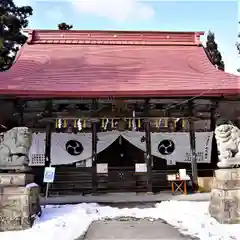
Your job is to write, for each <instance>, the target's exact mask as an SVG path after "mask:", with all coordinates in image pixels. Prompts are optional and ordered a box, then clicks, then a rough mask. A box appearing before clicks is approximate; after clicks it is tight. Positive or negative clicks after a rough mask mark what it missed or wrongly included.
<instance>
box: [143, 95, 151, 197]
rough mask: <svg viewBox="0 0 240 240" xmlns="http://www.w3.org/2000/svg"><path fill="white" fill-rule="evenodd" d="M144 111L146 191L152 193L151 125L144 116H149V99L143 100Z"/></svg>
mask: <svg viewBox="0 0 240 240" xmlns="http://www.w3.org/2000/svg"><path fill="white" fill-rule="evenodd" d="M144 112H145V122H144V129H145V143H146V154H145V162H146V165H147V192H148V193H152V151H151V147H152V144H151V126H150V120H149V119H147V118H146V117H147V116H149V99H147V100H146V101H145V106H144Z"/></svg>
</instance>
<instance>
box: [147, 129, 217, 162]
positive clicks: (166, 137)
mask: <svg viewBox="0 0 240 240" xmlns="http://www.w3.org/2000/svg"><path fill="white" fill-rule="evenodd" d="M151 136H152V137H151V139H152V154H153V155H154V156H156V157H157V156H160V157H161V158H164V159H166V160H167V162H170V161H173V162H186V163H187V162H188V163H190V162H191V150H190V149H191V148H190V137H189V133H185V132H173V133H152V135H151ZM195 137H196V154H197V162H198V163H210V162H211V152H212V138H213V132H196V133H195Z"/></svg>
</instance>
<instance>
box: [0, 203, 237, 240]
mask: <svg viewBox="0 0 240 240" xmlns="http://www.w3.org/2000/svg"><path fill="white" fill-rule="evenodd" d="M208 204H209V203H208V202H193V201H164V202H161V203H159V204H156V206H155V207H154V208H144V209H139V208H123V209H119V208H113V207H108V206H99V205H98V204H94V203H92V204H85V203H83V204H77V205H64V206H46V208H43V214H42V216H41V218H39V219H37V220H36V221H35V223H34V225H33V227H32V228H31V229H28V230H25V231H18V232H3V233H0V239H1V240H15V239H18V240H32V239H34V240H42V239H44V240H54V239H58V240H75V239H76V238H78V237H79V236H80V235H82V234H84V233H85V232H86V231H87V229H88V227H89V226H90V224H91V223H92V221H94V220H100V219H105V218H118V217H134V218H150V220H154V219H159V218H161V219H163V220H165V221H166V222H168V223H169V224H171V225H173V226H175V227H176V228H178V229H179V230H180V231H181V232H182V233H184V234H187V235H192V236H196V237H199V238H200V239H202V240H230V239H231V240H233V239H235V240H238V239H239V240H240V234H239V227H240V224H236V225H226V224H225V225H222V224H219V223H217V221H216V220H214V219H212V218H210V216H209V214H208Z"/></svg>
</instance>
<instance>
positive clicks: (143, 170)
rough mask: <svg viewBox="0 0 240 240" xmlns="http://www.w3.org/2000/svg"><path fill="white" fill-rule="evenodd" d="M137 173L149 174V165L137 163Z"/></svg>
mask: <svg viewBox="0 0 240 240" xmlns="http://www.w3.org/2000/svg"><path fill="white" fill-rule="evenodd" d="M135 172H136V173H146V172H147V164H146V163H136V164H135Z"/></svg>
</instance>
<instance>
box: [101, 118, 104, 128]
mask: <svg viewBox="0 0 240 240" xmlns="http://www.w3.org/2000/svg"><path fill="white" fill-rule="evenodd" d="M101 128H104V119H103V118H102V119H101Z"/></svg>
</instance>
